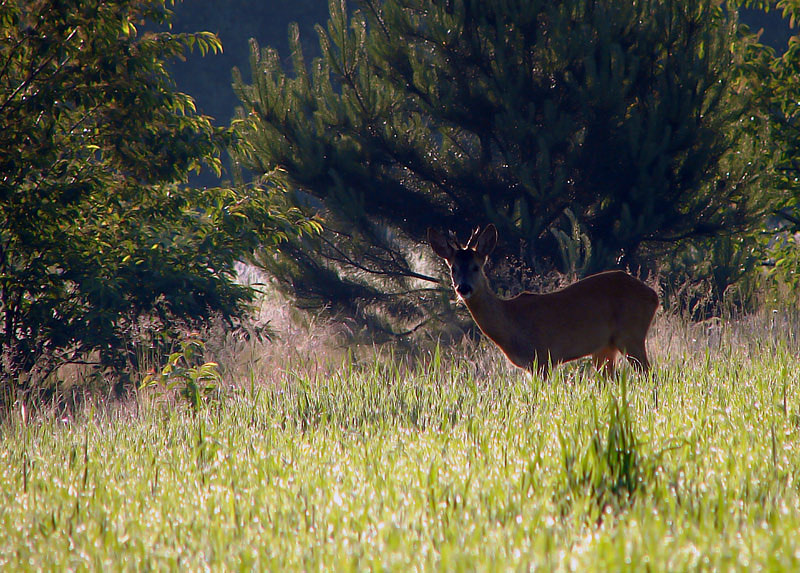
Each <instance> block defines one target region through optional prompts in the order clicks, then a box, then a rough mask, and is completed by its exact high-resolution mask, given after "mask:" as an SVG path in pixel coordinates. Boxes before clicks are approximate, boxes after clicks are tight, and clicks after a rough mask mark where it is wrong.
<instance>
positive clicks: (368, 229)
mask: <svg viewBox="0 0 800 573" xmlns="http://www.w3.org/2000/svg"><path fill="white" fill-rule="evenodd" d="M360 6H361V9H360V10H357V11H355V12H354V13H352V15H348V13H347V10H346V7H345V5H344V3H343V2H340V1H332V2H331V3H330V11H331V18H330V21H329V22H328V26H327V29H323V28H321V27H320V28H318V33H319V37H320V43H321V47H322V52H323V57H322V58H321V59H316V60H314V62H313V63H312V64H311V65H308V64H307V63H306V62H305V60H304V59H303V56H302V50H301V49H300V44H299V41H298V39H297V31H296V28H293V29H292V30H291V31H290V40H291V42H292V63H293V65H292V68H291V70H290V71H285V70H284V69H283V67H282V65H281V61H280V59H279V57H278V55H277V53H276V52H274V51H273V50H270V49H266V50H263V51H261V50H259V48H258V46H257V45H256V44H255V43H254V44H253V56H252V62H251V66H252V69H253V78H254V80H253V83H252V84H251V85H248V84H245V83H244V82H243V81H241V79H240V78H239V79H236V80H235V88H236V90H237V93H238V95H239V97H240V99H241V100H242V103H243V105H244V114H243V116H242V119H243V121H242V122H241V123H240V133H242V135H243V137H244V138H246V139H247V140H248V141H249V142H250V143H252V150H251V154H250V155H249V156H248V157H244V158H242V160H243V162H244V163H245V164H246V166H247V167H248V168H249V169H251V170H252V171H253V172H254V173H257V174H262V173H267V172H269V171H271V170H272V169H274V168H275V167H276V166H279V167H280V168H282V169H283V170H285V172H286V173H287V174H288V176H289V178H290V180H291V182H292V183H293V184H294V185H296V186H297V188H298V189H299V191H298V193H297V196H296V201H297V205H298V206H300V207H301V208H303V209H306V210H307V211H309V212H314V213H321V214H322V216H323V218H324V221H325V229H326V230H325V233H324V234H323V236H322V237H320V238H319V240H317V241H314V242H308V241H306V242H302V243H301V242H290V243H289V244H287V245H285V246H284V247H282V249H281V252H282V253H283V254H284V257H283V258H282V259H279V260H275V259H271V260H270V261H269V263H270V264H269V265H268V266H269V267H270V268H272V269H273V270H278V269H279V270H280V273H281V276H283V277H285V284H286V286H287V287H288V288H290V290H292V291H293V292H294V293H295V294H296V295H297V296H298V297H299V299H300V300H301V301H302V302H303V303H304V304H308V305H313V304H331V303H332V304H333V308H336V309H344V310H346V311H347V312H348V313H356V314H360V315H362V316H366V315H370V316H372V317H375V316H381V317H382V318H386V317H388V316H403V317H404V318H406V319H411V318H417V319H421V318H422V317H423V316H425V315H426V314H425V308H426V307H428V308H430V305H429V302H430V301H426V300H425V297H424V296H420V295H421V294H422V295H424V294H425V293H428V292H429V291H428V290H426V288H425V283H424V282H420V281H418V280H416V279H420V278H422V279H423V281H424V279H425V278H426V277H424V276H420V275H424V274H425V272H424V270H423V269H424V268H425V267H424V266H421V265H420V262H419V259H418V253H419V250H420V248H422V247H421V246H420V243H422V240H423V237H424V233H425V229H426V228H427V227H428V226H436V227H439V228H450V229H454V230H456V231H458V232H459V234H460V235H461V236H462V237H463V236H465V235H467V234H468V232H469V230H470V229H472V228H474V227H475V226H476V225H480V224H486V223H488V222H493V223H495V224H496V225H497V226H498V229H499V230H500V236H501V240H502V241H503V242H504V243H505V244H504V245H503V250H504V251H505V252H506V253H511V254H517V253H519V254H520V256H521V262H522V263H525V264H527V266H529V267H531V268H534V269H536V270H537V271H541V270H547V269H551V268H554V267H556V268H559V269H560V270H561V271H579V272H581V273H589V272H594V271H597V270H601V269H606V268H612V267H614V266H618V265H622V266H629V267H634V268H637V267H640V266H642V267H644V268H653V267H655V266H657V262H658V258H659V257H660V256H661V255H663V254H664V253H671V252H672V251H674V250H675V249H676V248H682V247H683V246H684V245H685V244H686V243H687V241H691V240H693V239H697V238H704V237H712V236H717V235H719V234H735V233H740V232H743V231H745V230H749V229H751V228H752V226H753V224H754V223H755V222H756V221H758V220H759V217H760V216H761V215H762V214H763V213H764V211H765V209H766V205H767V201H768V199H769V197H768V196H767V195H766V193H765V192H764V189H763V186H764V184H765V179H764V178H763V177H762V175H763V174H764V173H765V171H767V169H768V166H769V162H770V158H771V154H770V149H769V137H768V131H767V126H766V124H765V122H763V121H761V119H760V115H759V114H757V113H756V112H755V108H754V107H753V105H754V98H753V97H752V93H751V90H750V88H749V87H748V82H747V80H748V79H749V78H750V74H751V73H752V70H751V69H750V68H749V67H748V66H746V65H745V64H747V63H748V60H747V57H748V49H749V47H750V46H751V45H752V44H753V39H752V37H750V36H747V35H745V34H743V33H740V32H739V31H738V30H737V21H736V18H735V15H732V14H726V13H724V12H723V11H722V10H721V9H720V8H719V7H718V4H717V3H715V2H708V1H703V2H699V3H698V2H684V1H679V0H649V1H645V2H636V3H620V2H616V1H612V0H607V1H600V2H597V1H589V0H566V1H561V2H549V1H527V2H511V3H509V2H501V1H481V2H478V1H470V0H462V1H459V0H453V1H450V2H434V1H431V0H387V1H385V2H377V1H365V2H362V3H361V4H360ZM571 241H578V244H572V243H571ZM586 244H588V245H590V248H586V247H585V245H586ZM569 253H572V254H571V255H569ZM576 253H577V254H578V255H580V256H579V257H578V255H576ZM576 257H578V258H580V257H583V258H584V259H585V260H576ZM389 293H393V294H389ZM376 309H381V310H382V312H374V313H370V311H375V310H376ZM386 311H388V313H387V312H386Z"/></svg>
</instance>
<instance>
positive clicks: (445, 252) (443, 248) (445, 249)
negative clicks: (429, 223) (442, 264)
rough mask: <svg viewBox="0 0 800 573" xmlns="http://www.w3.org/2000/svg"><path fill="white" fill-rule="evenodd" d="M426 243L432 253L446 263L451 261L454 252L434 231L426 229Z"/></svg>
mask: <svg viewBox="0 0 800 573" xmlns="http://www.w3.org/2000/svg"><path fill="white" fill-rule="evenodd" d="M428 243H430V245H431V248H432V249H433V252H434V253H436V254H437V255H439V256H440V257H442V258H443V259H444V260H446V261H447V262H450V261H452V260H453V255H454V254H455V250H454V249H453V247H452V246H451V245H450V241H448V240H447V238H446V237H445V236H444V235H442V234H441V233H440V232H439V231H437V230H436V229H428Z"/></svg>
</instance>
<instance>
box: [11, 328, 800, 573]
mask: <svg viewBox="0 0 800 573" xmlns="http://www.w3.org/2000/svg"><path fill="white" fill-rule="evenodd" d="M698 328H699V329H700V330H698V331H697V332H700V334H697V332H695V331H694V330H692V329H690V328H689V327H688V326H686V327H685V329H686V330H685V332H684V331H681V330H680V329H679V328H677V327H670V326H669V325H660V326H659V325H657V328H656V330H655V331H654V338H653V341H652V343H651V348H652V349H653V354H654V357H655V362H656V364H657V367H656V369H655V372H654V373H653V375H652V377H650V378H645V379H643V378H639V377H637V376H635V375H633V374H632V372H630V371H629V370H628V369H624V370H623V374H622V376H621V377H620V378H618V379H616V380H609V381H604V380H602V379H599V378H596V377H595V376H594V375H593V373H592V372H591V370H590V369H588V368H587V367H586V366H585V365H572V366H568V367H564V368H560V369H557V370H556V371H555V373H554V375H553V376H552V377H551V379H549V380H548V381H546V382H542V381H540V380H538V379H536V378H531V377H529V376H527V375H525V374H523V373H522V372H519V371H517V370H514V369H511V368H509V367H508V366H507V364H506V363H504V362H503V361H502V359H501V357H499V356H497V355H496V354H495V353H494V352H493V351H488V353H487V352H486V350H485V349H481V350H474V349H473V351H474V352H478V353H479V354H480V358H479V359H478V360H477V361H472V360H471V358H472V356H467V355H464V352H463V351H455V350H453V349H441V350H440V351H439V352H434V353H432V354H431V355H430V356H428V357H427V358H423V359H419V360H413V361H409V360H407V359H405V360H404V359H400V358H392V357H388V358H378V357H374V358H369V357H368V358H366V359H365V358H360V359H358V360H356V359H355V358H353V357H349V358H345V359H344V360H343V361H341V364H339V365H338V367H337V368H330V367H319V366H318V365H317V366H315V367H313V368H312V367H307V366H304V367H300V366H292V365H289V364H280V363H275V364H274V365H273V366H274V367H273V368H272V369H271V374H270V375H269V376H266V375H264V374H262V373H259V374H258V375H255V374H254V375H252V376H250V377H247V379H245V380H243V381H238V382H239V383H238V384H237V385H233V387H231V388H230V389H228V390H227V391H225V392H224V393H223V395H222V397H221V398H220V399H219V400H218V401H212V403H211V404H210V405H209V407H208V408H207V409H205V410H203V411H201V412H200V413H199V414H197V415H195V414H193V413H192V412H191V411H190V409H189V408H187V407H185V406H174V405H172V406H170V405H169V403H168V402H164V401H161V400H158V399H157V396H154V395H151V394H142V395H140V396H139V397H138V398H137V399H136V400H135V401H134V402H133V403H130V404H127V405H126V406H125V407H111V406H107V405H104V404H100V405H97V406H96V407H94V408H87V409H86V410H85V411H83V412H81V413H79V414H77V415H75V416H74V417H64V416H58V415H55V414H54V415H39V416H35V417H34V418H33V419H30V418H28V417H26V418H25V419H23V416H22V414H21V412H16V413H15V414H14V415H13V416H12V417H11V418H10V419H9V420H8V421H7V422H6V424H5V426H3V427H2V429H1V430H0V431H1V432H2V435H1V437H0V440H2V445H1V446H0V568H2V569H19V568H28V569H46V570H62V569H66V568H77V569H80V568H92V569H97V568H106V569H118V568H129V569H179V568H180V569H202V568H206V567H210V568H212V569H237V570H242V569H245V570H248V569H251V568H257V569H262V570H275V571H279V570H285V569H294V570H305V571H311V570H352V569H390V570H397V571H405V570H411V569H414V568H417V569H426V570H430V569H439V570H448V571H451V570H475V569H478V570H519V569H530V568H544V569H545V570H549V569H557V570H575V571H586V570H601V571H604V570H625V569H627V570H635V571H639V570H643V569H644V568H645V567H646V566H650V567H651V568H652V570H657V571H658V570H676V571H685V570H692V569H726V570H727V569H739V570H748V571H751V570H758V569H764V570H786V571H791V570H796V569H797V568H798V567H800V496H799V495H798V487H799V485H800V481H799V479H800V476H799V475H798V472H800V429H799V427H798V426H799V425H800V404H799V403H798V374H799V373H800V359H798V355H797V352H796V350H797V349H796V348H795V347H794V344H795V343H794V338H793V336H790V335H789V334H788V333H787V332H788V331H789V330H791V329H792V328H793V326H792V324H788V323H786V324H783V323H782V325H779V326H777V327H776V326H775V323H774V322H773V323H772V324H771V325H770V322H769V317H767V318H765V319H764V321H763V323H758V324H756V325H755V326H753V325H751V326H749V327H748V328H747V329H745V330H743V331H740V330H737V328H741V325H737V326H725V325H723V326H722V327H720V328H721V329H722V330H720V332H716V331H715V332H714V333H712V334H711V335H710V334H709V332H707V331H708V327H698ZM714 328H717V326H715V327H714ZM703 329H705V330H703ZM784 333H787V334H784ZM453 353H457V354H460V355H458V356H455V355H454V354H453Z"/></svg>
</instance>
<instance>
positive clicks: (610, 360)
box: [592, 344, 619, 376]
mask: <svg viewBox="0 0 800 573" xmlns="http://www.w3.org/2000/svg"><path fill="white" fill-rule="evenodd" d="M617 356H619V350H618V349H617V347H616V346H614V345H613V344H610V345H608V346H605V347H603V348H601V349H600V350H598V351H597V352H595V353H594V354H592V363H593V364H594V367H595V368H596V369H597V370H598V371H600V372H602V373H603V376H614V369H615V366H616V362H617Z"/></svg>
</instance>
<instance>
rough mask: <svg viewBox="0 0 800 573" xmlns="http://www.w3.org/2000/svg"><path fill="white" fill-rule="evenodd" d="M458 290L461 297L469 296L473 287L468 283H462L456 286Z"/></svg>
mask: <svg viewBox="0 0 800 573" xmlns="http://www.w3.org/2000/svg"><path fill="white" fill-rule="evenodd" d="M456 292H457V293H458V294H459V296H461V298H469V296H470V295H471V294H472V287H471V286H469V285H468V284H461V285H457V286H456Z"/></svg>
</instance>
